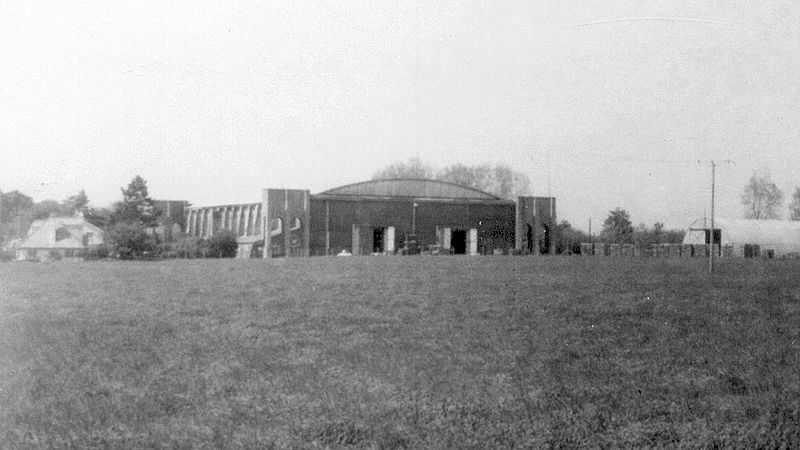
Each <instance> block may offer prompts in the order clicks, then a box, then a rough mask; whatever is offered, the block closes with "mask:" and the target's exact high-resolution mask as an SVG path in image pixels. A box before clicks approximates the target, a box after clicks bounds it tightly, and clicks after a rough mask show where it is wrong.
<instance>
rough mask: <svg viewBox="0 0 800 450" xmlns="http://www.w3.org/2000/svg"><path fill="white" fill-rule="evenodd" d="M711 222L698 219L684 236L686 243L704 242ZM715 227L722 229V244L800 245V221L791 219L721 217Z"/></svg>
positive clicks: (715, 222) (716, 221)
mask: <svg viewBox="0 0 800 450" xmlns="http://www.w3.org/2000/svg"><path fill="white" fill-rule="evenodd" d="M710 226H711V222H710V221H704V219H698V220H696V221H695V222H694V223H692V225H691V226H689V230H688V232H687V233H686V235H685V236H684V238H683V243H684V244H704V243H705V233H704V231H703V230H704V229H707V228H710ZM714 228H717V229H720V230H722V245H728V244H760V245H770V244H772V245H795V246H800V221H789V220H746V219H727V218H719V219H716V220H715V221H714Z"/></svg>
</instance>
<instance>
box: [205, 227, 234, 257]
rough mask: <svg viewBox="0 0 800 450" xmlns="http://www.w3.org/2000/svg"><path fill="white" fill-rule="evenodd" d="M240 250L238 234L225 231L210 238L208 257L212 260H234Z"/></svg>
mask: <svg viewBox="0 0 800 450" xmlns="http://www.w3.org/2000/svg"><path fill="white" fill-rule="evenodd" d="M238 248H239V243H238V242H237V238H236V234H235V233H233V232H231V231H227V230H223V231H220V232H219V233H217V234H215V235H213V236H211V237H210V238H208V256H210V257H212V258H234V257H235V256H236V249H238Z"/></svg>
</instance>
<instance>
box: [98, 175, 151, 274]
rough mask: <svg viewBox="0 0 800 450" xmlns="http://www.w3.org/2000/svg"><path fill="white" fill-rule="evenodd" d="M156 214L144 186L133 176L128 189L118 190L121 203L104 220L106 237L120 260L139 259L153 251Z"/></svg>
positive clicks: (116, 204) (140, 179)
mask: <svg viewBox="0 0 800 450" xmlns="http://www.w3.org/2000/svg"><path fill="white" fill-rule="evenodd" d="M158 214H159V211H158V210H157V209H156V208H155V206H154V203H153V200H152V199H151V198H150V197H149V196H148V195H147V182H146V181H145V180H144V179H143V178H142V177H140V176H139V175H136V177H134V178H133V180H132V181H131V182H130V184H128V188H127V189H122V201H121V202H116V203H115V204H114V211H113V212H112V213H111V216H110V217H109V220H108V225H109V226H110V227H111V228H110V233H109V236H108V237H109V240H110V241H111V244H112V245H113V246H114V249H115V250H116V252H117V255H118V256H119V257H120V258H124V259H130V258H140V257H144V256H147V254H148V253H152V252H154V251H155V249H156V246H157V244H158V240H157V238H156V234H155V231H154V228H155V227H156V225H158Z"/></svg>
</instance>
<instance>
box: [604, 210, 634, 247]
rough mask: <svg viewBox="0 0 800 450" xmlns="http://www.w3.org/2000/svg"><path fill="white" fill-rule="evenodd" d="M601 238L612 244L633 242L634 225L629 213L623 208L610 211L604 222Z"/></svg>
mask: <svg viewBox="0 0 800 450" xmlns="http://www.w3.org/2000/svg"><path fill="white" fill-rule="evenodd" d="M600 237H601V239H602V240H603V241H605V242H611V243H631V242H633V225H632V224H631V217H630V215H629V214H628V212H627V211H625V210H624V209H621V208H615V209H614V210H613V211H609V213H608V217H606V220H605V221H604V222H603V231H602V232H601V234H600Z"/></svg>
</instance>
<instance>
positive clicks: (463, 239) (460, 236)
mask: <svg viewBox="0 0 800 450" xmlns="http://www.w3.org/2000/svg"><path fill="white" fill-rule="evenodd" d="M450 248H452V249H453V254H456V255H464V254H466V253H467V230H462V229H459V228H456V229H454V230H453V232H452V233H451V234H450Z"/></svg>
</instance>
